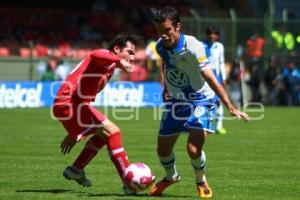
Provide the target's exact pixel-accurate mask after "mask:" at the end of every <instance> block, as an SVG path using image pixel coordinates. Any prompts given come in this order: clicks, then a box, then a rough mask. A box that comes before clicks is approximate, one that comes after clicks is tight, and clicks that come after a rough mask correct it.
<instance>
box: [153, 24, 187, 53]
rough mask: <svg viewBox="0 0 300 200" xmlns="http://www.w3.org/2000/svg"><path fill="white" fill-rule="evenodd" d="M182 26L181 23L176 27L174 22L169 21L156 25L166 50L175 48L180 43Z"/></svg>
mask: <svg viewBox="0 0 300 200" xmlns="http://www.w3.org/2000/svg"><path fill="white" fill-rule="evenodd" d="M180 26H181V25H180V23H177V24H176V25H175V26H174V25H173V24H172V21H171V20H169V19H166V20H165V21H163V22H161V23H157V24H156V25H155V27H156V30H157V33H158V36H159V37H160V38H161V39H162V42H163V44H164V46H165V47H166V48H173V47H175V46H176V44H177V43H178V40H179V37H180Z"/></svg>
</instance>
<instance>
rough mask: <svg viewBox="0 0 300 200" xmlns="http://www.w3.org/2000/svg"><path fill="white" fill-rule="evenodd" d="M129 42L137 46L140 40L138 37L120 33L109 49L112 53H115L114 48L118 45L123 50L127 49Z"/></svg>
mask: <svg viewBox="0 0 300 200" xmlns="http://www.w3.org/2000/svg"><path fill="white" fill-rule="evenodd" d="M128 41H129V42H131V43H132V44H134V45H135V46H137V43H138V39H137V37H136V36H134V35H128V34H126V33H120V34H118V35H117V36H116V37H114V39H113V40H112V41H111V43H110V44H109V47H108V49H109V50H110V51H113V50H114V47H115V46H116V45H118V46H119V47H120V48H121V49H123V48H124V47H126V43H127V42H128Z"/></svg>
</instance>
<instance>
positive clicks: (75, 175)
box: [63, 166, 92, 187]
mask: <svg viewBox="0 0 300 200" xmlns="http://www.w3.org/2000/svg"><path fill="white" fill-rule="evenodd" d="M63 176H64V177H65V178H66V179H68V180H75V181H76V182H77V183H78V184H79V185H82V186H84V187H90V186H91V185H92V182H91V181H90V180H89V179H87V178H86V177H85V172H84V170H82V172H77V171H75V170H74V169H73V168H72V167H70V166H68V167H67V168H66V169H65V170H64V172H63Z"/></svg>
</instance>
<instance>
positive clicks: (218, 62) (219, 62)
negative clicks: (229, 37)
mask: <svg viewBox="0 0 300 200" xmlns="http://www.w3.org/2000/svg"><path fill="white" fill-rule="evenodd" d="M204 47H205V52H206V55H207V57H208V60H209V62H210V64H211V68H212V69H213V71H214V73H215V75H216V77H217V79H218V80H219V81H220V78H221V82H223V81H226V72H225V60H224V46H223V44H222V43H220V42H214V43H212V44H211V43H209V42H208V41H204Z"/></svg>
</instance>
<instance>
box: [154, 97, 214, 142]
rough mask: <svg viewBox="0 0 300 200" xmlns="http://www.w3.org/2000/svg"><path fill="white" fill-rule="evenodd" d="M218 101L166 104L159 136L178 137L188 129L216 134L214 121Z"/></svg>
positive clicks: (173, 102)
mask: <svg viewBox="0 0 300 200" xmlns="http://www.w3.org/2000/svg"><path fill="white" fill-rule="evenodd" d="M216 107H217V106H216V99H214V98H213V99H210V100H207V101H205V102H203V101H202V102H201V101H191V102H183V101H172V102H166V105H165V111H164V113H163V116H162V119H161V122H160V129H159V135H160V136H170V135H177V134H178V133H179V132H183V131H187V132H188V129H199V130H206V131H208V132H211V133H214V132H215V127H214V125H213V121H214V119H215V115H216Z"/></svg>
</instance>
